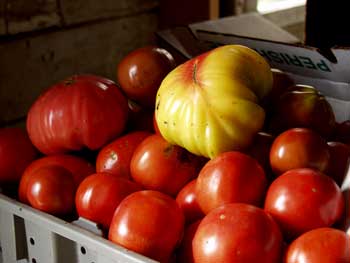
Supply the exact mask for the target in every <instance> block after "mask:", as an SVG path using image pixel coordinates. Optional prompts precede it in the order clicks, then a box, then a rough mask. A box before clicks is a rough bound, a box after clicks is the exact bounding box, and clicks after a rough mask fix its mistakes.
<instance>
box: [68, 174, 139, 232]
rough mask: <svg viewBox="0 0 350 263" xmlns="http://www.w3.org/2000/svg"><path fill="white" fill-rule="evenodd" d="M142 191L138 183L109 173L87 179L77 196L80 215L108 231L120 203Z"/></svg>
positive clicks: (94, 175)
mask: <svg viewBox="0 0 350 263" xmlns="http://www.w3.org/2000/svg"><path fill="white" fill-rule="evenodd" d="M140 190H142V188H141V186H139V185H138V184H137V183H135V182H132V181H130V180H127V179H125V178H121V177H116V176H114V175H112V174H108V173H96V174H92V175H89V176H88V177H86V178H85V179H84V180H83V181H82V182H81V184H80V185H79V187H78V189H77V192H76V195H75V205H76V209H77V212H78V215H79V216H81V217H84V218H86V219H89V220H91V221H93V222H95V223H98V224H100V225H102V227H103V228H104V229H106V230H107V229H108V228H109V225H110V223H111V220H112V217H113V214H114V211H115V209H116V208H117V206H118V205H119V203H120V202H121V201H122V200H123V199H124V198H125V197H126V196H128V195H129V194H131V193H133V192H136V191H140Z"/></svg>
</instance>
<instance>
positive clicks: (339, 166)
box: [326, 141, 350, 186]
mask: <svg viewBox="0 0 350 263" xmlns="http://www.w3.org/2000/svg"><path fill="white" fill-rule="evenodd" d="M327 144H328V149H329V153H330V160H329V165H328V169H327V171H326V174H327V175H328V176H330V177H332V178H333V179H334V181H335V182H336V183H337V184H338V185H339V186H341V185H342V184H343V181H344V179H345V176H346V173H347V171H348V166H349V164H350V146H349V145H347V144H345V143H342V142H334V141H330V142H327Z"/></svg>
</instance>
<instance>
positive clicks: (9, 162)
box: [0, 128, 38, 185]
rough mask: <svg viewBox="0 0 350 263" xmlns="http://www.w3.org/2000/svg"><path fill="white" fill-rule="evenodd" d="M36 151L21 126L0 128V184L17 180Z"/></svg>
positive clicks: (33, 157) (34, 156) (35, 154)
mask: <svg viewBox="0 0 350 263" xmlns="http://www.w3.org/2000/svg"><path fill="white" fill-rule="evenodd" d="M37 154H38V152H37V150H36V149H35V147H34V146H33V144H32V143H31V141H30V140H29V137H28V135H27V133H26V132H25V131H24V130H22V129H21V128H1V129H0V160H1V161H0V185H3V184H8V183H17V182H19V180H20V178H21V176H22V173H23V171H24V169H25V168H26V167H27V166H28V165H29V164H30V163H31V162H32V161H33V160H34V159H35V158H36V156H37Z"/></svg>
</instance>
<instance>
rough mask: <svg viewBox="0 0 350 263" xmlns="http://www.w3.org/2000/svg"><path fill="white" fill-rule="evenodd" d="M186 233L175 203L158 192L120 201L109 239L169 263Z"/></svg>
mask: <svg viewBox="0 0 350 263" xmlns="http://www.w3.org/2000/svg"><path fill="white" fill-rule="evenodd" d="M183 231H184V216H183V214H182V211H181V209H180V207H179V206H178V205H177V203H176V202H175V200H174V199H173V198H171V197H169V196H168V195H166V194H163V193H161V192H158V191H152V190H144V191H138V192H135V193H132V194H130V195H129V196H127V197H126V198H125V199H124V200H123V201H121V203H120V205H119V206H118V208H117V209H116V211H115V213H114V215H113V218H112V222H111V225H110V228H109V234H108V238H109V240H111V241H112V242H114V243H116V244H119V245H121V246H124V247H125V248H127V249H130V250H133V251H135V252H138V253H140V254H142V255H145V256H148V257H150V258H152V259H155V260H158V261H161V262H168V261H169V259H170V258H171V256H172V254H173V252H174V249H175V248H176V246H177V245H178V244H179V243H180V241H181V238H182V235H183Z"/></svg>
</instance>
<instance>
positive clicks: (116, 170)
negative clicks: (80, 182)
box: [96, 131, 151, 178]
mask: <svg viewBox="0 0 350 263" xmlns="http://www.w3.org/2000/svg"><path fill="white" fill-rule="evenodd" d="M149 135H151V133H150V132H147V131H134V132H129V133H127V134H124V135H123V136H121V137H118V138H117V139H115V140H114V141H112V142H111V143H109V144H108V145H106V146H104V147H103V148H102V149H101V150H100V151H99V153H98V155H97V159H96V171H97V172H106V173H111V174H114V175H116V176H120V177H124V178H131V175H130V161H131V157H132V155H133V153H134V151H135V149H136V147H137V146H138V145H139V144H140V143H141V142H142V141H143V140H144V139H145V138H146V137H148V136H149Z"/></svg>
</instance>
